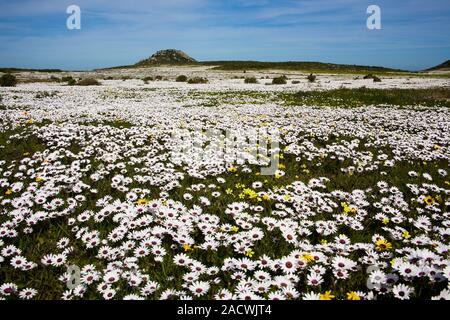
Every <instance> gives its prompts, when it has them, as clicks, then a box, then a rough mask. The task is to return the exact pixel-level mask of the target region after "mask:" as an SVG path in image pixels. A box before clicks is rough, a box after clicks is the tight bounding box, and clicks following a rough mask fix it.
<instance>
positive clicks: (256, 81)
mask: <svg viewBox="0 0 450 320" xmlns="http://www.w3.org/2000/svg"><path fill="white" fill-rule="evenodd" d="M244 82H245V83H258V80H257V79H256V78H255V77H248V78H245V80H244Z"/></svg>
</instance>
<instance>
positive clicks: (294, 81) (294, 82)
mask: <svg viewBox="0 0 450 320" xmlns="http://www.w3.org/2000/svg"><path fill="white" fill-rule="evenodd" d="M299 83H300V81H298V80H293V81H292V84H299Z"/></svg>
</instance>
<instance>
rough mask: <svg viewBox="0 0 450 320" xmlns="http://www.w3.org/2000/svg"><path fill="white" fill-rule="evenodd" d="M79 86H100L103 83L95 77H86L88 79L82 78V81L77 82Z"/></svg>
mask: <svg viewBox="0 0 450 320" xmlns="http://www.w3.org/2000/svg"><path fill="white" fill-rule="evenodd" d="M76 85H77V86H99V85H101V83H100V82H98V80H96V79H93V78H86V79H82V80H80V81H78V82H77V83H76Z"/></svg>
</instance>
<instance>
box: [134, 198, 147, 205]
mask: <svg viewBox="0 0 450 320" xmlns="http://www.w3.org/2000/svg"><path fill="white" fill-rule="evenodd" d="M136 203H137V204H138V205H140V206H145V205H147V203H148V200H147V199H145V198H141V199H139V200H138V201H136Z"/></svg>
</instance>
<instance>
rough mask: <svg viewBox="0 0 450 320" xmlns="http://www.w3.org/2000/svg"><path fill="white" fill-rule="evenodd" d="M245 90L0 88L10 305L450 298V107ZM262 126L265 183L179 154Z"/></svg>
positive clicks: (256, 168)
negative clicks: (349, 102)
mask: <svg viewBox="0 0 450 320" xmlns="http://www.w3.org/2000/svg"><path fill="white" fill-rule="evenodd" d="M241 87H242V88H239V86H237V85H235V84H233V90H238V91H239V90H240V92H241V93H240V94H239V95H236V96H235V97H229V96H227V100H226V101H222V100H220V97H221V94H220V92H223V91H226V90H225V89H224V88H223V86H217V85H216V84H215V83H210V84H207V85H198V86H196V85H192V86H189V85H188V84H184V83H183V84H174V83H173V84H171V85H169V84H167V83H166V82H161V85H160V87H158V85H155V84H153V83H152V84H149V85H145V84H142V81H137V80H136V81H135V80H129V81H115V80H108V81H104V84H103V85H102V86H97V87H86V88H81V87H68V86H63V85H60V84H46V83H37V84H36V83H34V84H21V85H19V86H18V87H16V88H2V89H1V91H0V95H1V97H2V100H1V102H0V105H1V106H0V115H1V120H0V123H1V126H0V298H1V299H108V300H109V299H183V300H190V299H250V300H260V299H273V300H280V299H294V300H303V299H304V300H373V299H378V300H384V299H402V300H404V299H449V298H450V287H449V279H450V256H449V253H450V251H449V248H450V247H449V242H450V211H449V205H450V176H449V159H450V153H449V146H450V109H448V108H438V107H429V106H406V107H405V106H403V107H396V106H386V105H384V106H373V105H372V106H362V107H358V108H346V107H345V101H344V102H343V104H344V105H343V106H342V107H326V106H320V107H319V106H314V105H309V106H293V105H291V104H289V105H288V104H284V103H283V102H282V101H277V100H276V99H266V96H264V95H265V94H267V93H270V91H271V90H272V91H274V92H275V91H276V90H279V89H278V88H275V87H274V88H272V87H270V88H269V87H268V86H264V85H263V84H260V85H254V86H252V88H253V89H254V90H259V91H260V92H259V93H252V94H246V91H245V90H246V89H247V88H248V86H247V85H244V84H242V85H241ZM43 92H45V94H44V93H43ZM261 95H263V96H261ZM272 98H273V97H272ZM205 101H209V102H211V101H213V102H214V105H211V104H209V103H205ZM255 128H266V129H273V130H277V132H279V135H278V138H277V139H278V140H277V143H278V146H279V147H277V148H276V149H271V147H270V144H269V145H268V146H269V150H268V151H269V154H272V155H273V156H274V157H275V158H276V159H277V167H276V171H275V172H274V174H273V175H262V174H261V170H260V169H261V167H264V166H267V165H268V162H267V159H259V158H254V157H252V156H250V151H249V150H241V151H242V154H241V156H242V157H241V158H240V159H237V160H236V161H235V162H234V163H230V162H229V161H228V162H225V161H223V158H222V157H221V156H220V154H209V155H208V156H200V157H189V156H188V157H186V156H185V154H182V153H180V152H179V147H180V145H182V144H183V143H186V139H182V138H183V135H184V136H185V134H184V133H186V132H195V133H196V134H195V135H193V136H192V137H193V139H195V140H196V142H197V143H198V144H199V145H200V146H207V145H211V144H216V145H217V144H220V141H219V140H217V139H216V138H212V137H210V136H208V135H206V134H203V133H202V132H204V131H205V132H206V130H208V129H216V130H219V131H221V132H228V131H232V132H234V133H236V134H237V136H239V135H242V136H245V135H246V134H247V133H248V132H250V131H251V130H253V129H255ZM174 133H180V134H178V135H177V134H174ZM247 155H248V156H247Z"/></svg>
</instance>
